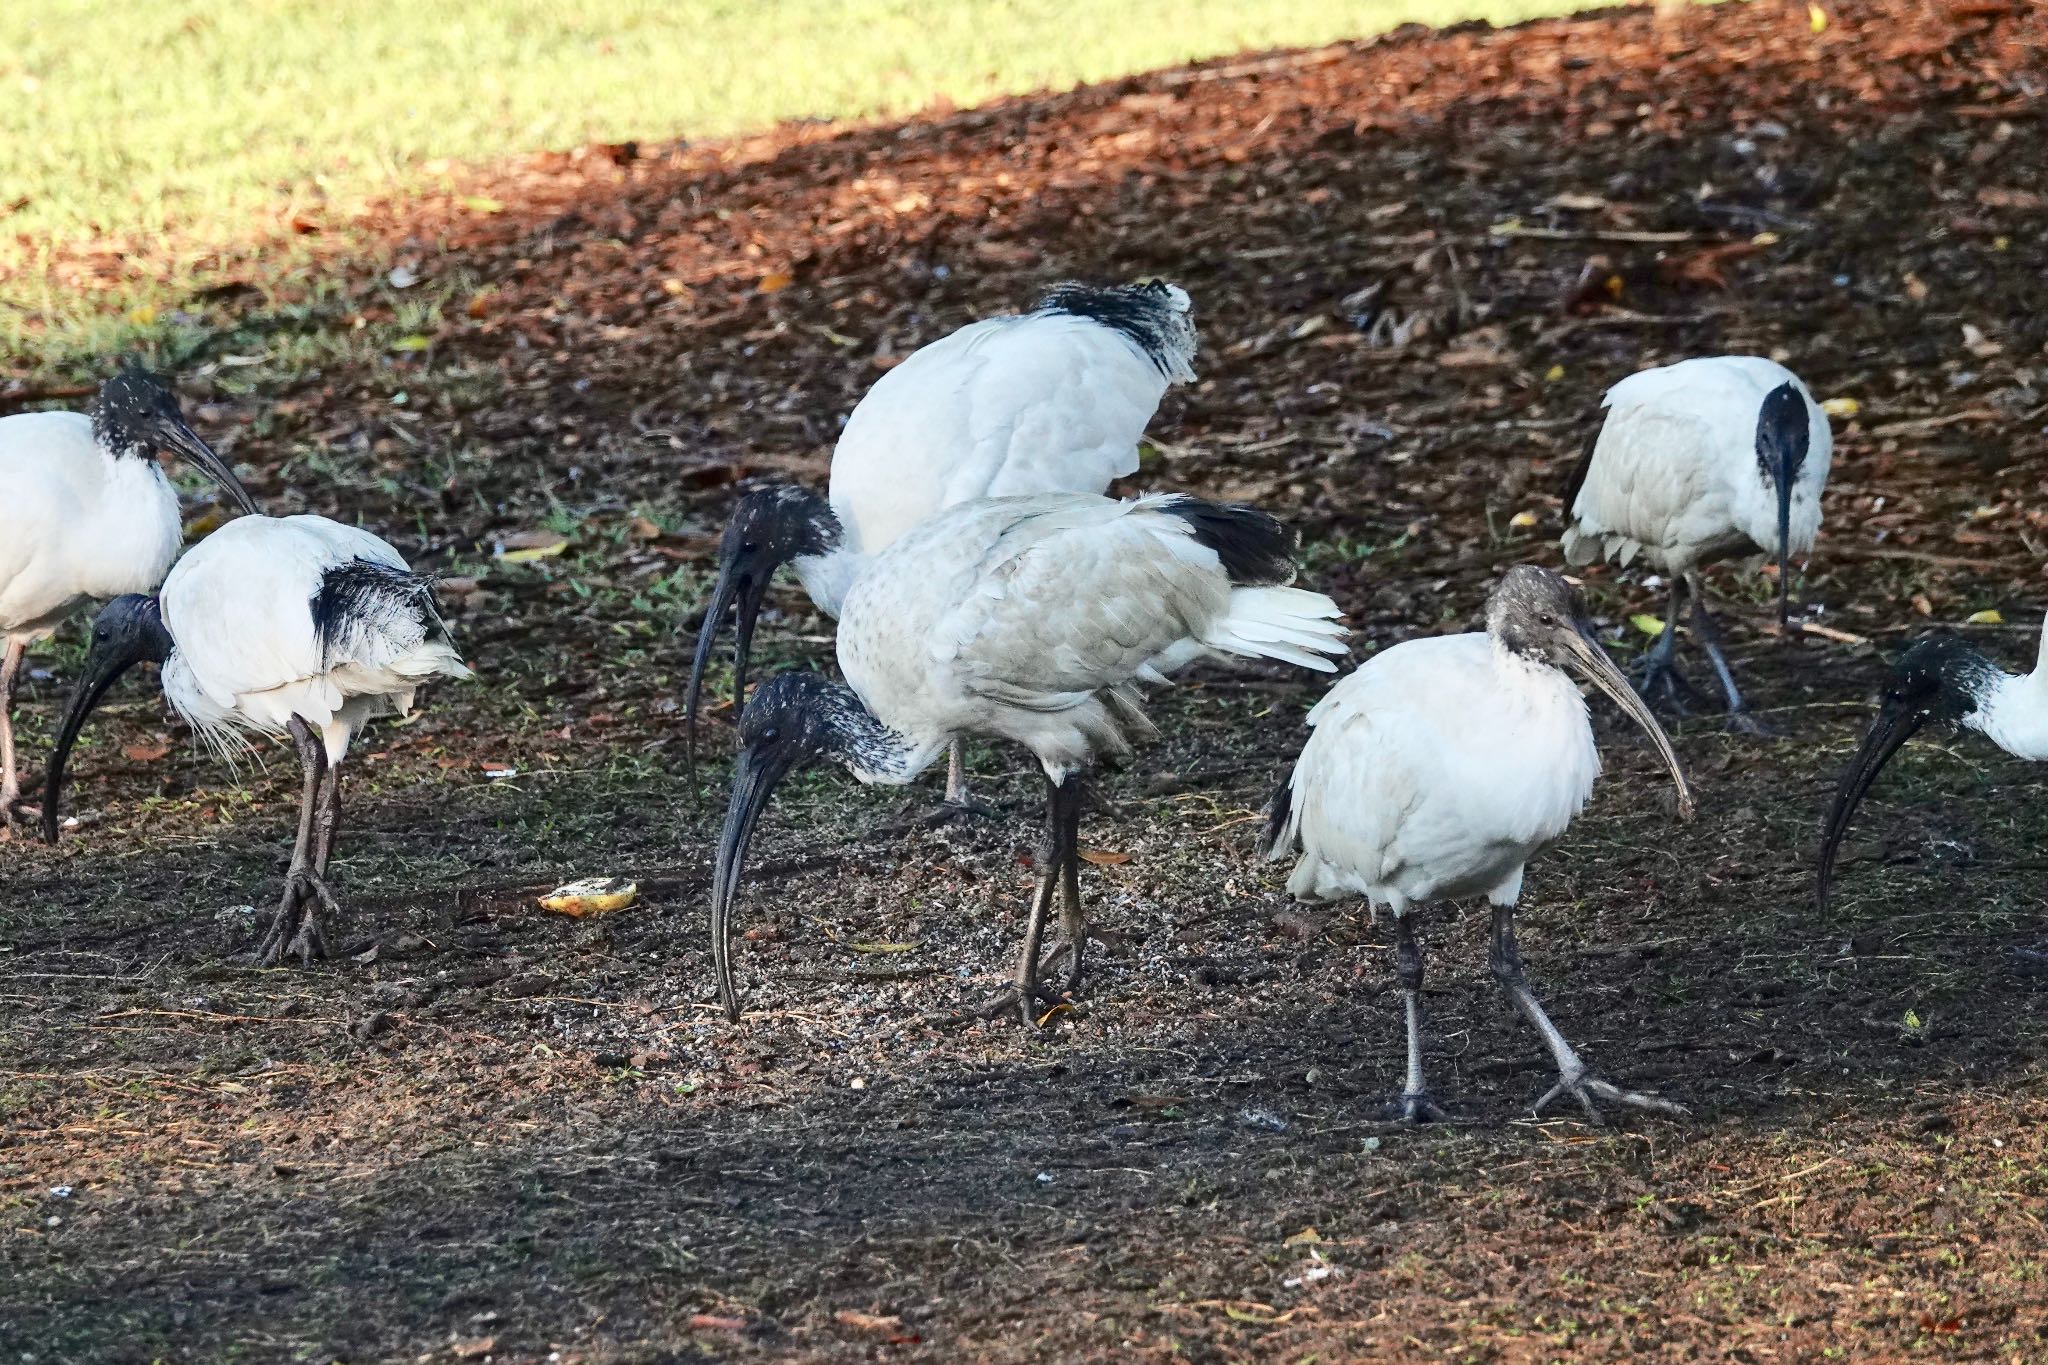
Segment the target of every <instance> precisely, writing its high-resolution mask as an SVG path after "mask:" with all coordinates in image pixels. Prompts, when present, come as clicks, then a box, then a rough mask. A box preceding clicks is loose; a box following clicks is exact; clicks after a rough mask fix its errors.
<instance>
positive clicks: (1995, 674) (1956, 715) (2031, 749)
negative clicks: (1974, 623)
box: [1814, 626, 2048, 909]
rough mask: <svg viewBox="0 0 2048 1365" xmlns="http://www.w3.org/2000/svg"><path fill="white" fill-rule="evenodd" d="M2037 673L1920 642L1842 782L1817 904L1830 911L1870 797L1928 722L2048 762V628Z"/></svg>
mask: <svg viewBox="0 0 2048 1365" xmlns="http://www.w3.org/2000/svg"><path fill="white" fill-rule="evenodd" d="M2041 646H2042V647H2041V649H2040V651H2039V652H2038V653H2037V655H2036V659H2035V663H2034V671H2033V672H2031V673H2021V674H2013V673H2008V672H2006V671H2005V670H2004V669H2002V668H2000V667H1999V666H1998V665H1997V664H1996V663H1994V662H1992V661H1991V660H1990V659H1989V658H1987V657H1985V655H1984V653H1983V652H1982V651H1981V650H1979V649H1978V648H1977V647H1976V646H1975V645H1973V644H1971V643H1970V642H1969V641H1967V640H1963V639H1959V638H1957V637H1956V636H1953V635H1936V636H1932V637H1930V638H1928V639H1925V640H1921V641H1918V642H1917V643H1915V644H1914V645H1913V646H1912V647H1911V648H1909V649H1908V650H1907V651H1906V652H1905V653H1904V654H1903V655H1901V656H1900V657H1899V661H1898V663H1897V665H1896V666H1895V667H1894V668H1893V669H1892V674H1891V677H1890V679H1889V680H1888V681H1887V682H1886V684H1885V689H1884V696H1883V700H1882V703H1881V704H1880V706H1879V708H1878V713H1877V718H1876V720H1875V721H1873V722H1872V723H1871V726H1870V732H1869V733H1868V734H1867V735H1865V736H1864V739H1863V744H1862V746H1861V747H1860V748H1859V749H1857V751H1856V756H1855V758H1854V759H1853V760H1851V762H1850V764H1849V769H1848V771H1847V772H1845V773H1844V774H1843V775H1842V784H1841V787H1840V788H1839V789H1838V790H1837V792H1836V794H1835V803H1834V806H1833V807H1832V808H1831V809H1830V810H1829V812H1828V820H1827V827H1826V829H1825V831H1824V834H1823V838H1822V843H1821V850H1820V871H1819V874H1818V876H1817V878H1816V880H1815V883H1814V900H1815V903H1816V904H1817V905H1818V906H1819V907H1820V908H1822V909H1825V908H1827V899H1828V883H1829V881H1830V880H1831V879H1832V877H1833V876H1834V869H1835V852H1836V849H1837V848H1838V847H1839V845H1840V844H1841V842H1842V835H1843V834H1844V833H1846V832H1847V831H1848V828H1849V818H1850V817H1851V816H1852V815H1854V814H1855V813H1856V807H1857V806H1858V805H1859V804H1861V802H1862V800H1863V797H1864V794H1865V793H1867V792H1868V791H1869V790H1870V788H1871V784H1873V783H1874V782H1876V781H1877V775H1878V773H1880V772H1881V771H1883V769H1884V765H1885V764H1886V763H1887V762H1889V761H1890V760H1891V756H1892V755H1893V754H1895V753H1897V752H1898V751H1899V748H1900V746H1901V745H1903V744H1905V742H1906V741H1907V740H1909V739H1911V738H1912V737H1913V736H1914V734H1916V733H1917V732H1918V731H1919V730H1920V727H1922V726H1923V725H1925V724H1927V722H1928V721H1930V720H1934V721H1941V722H1944V723H1946V724H1948V725H1953V726H1956V727H1958V728H1960V729H1965V730H1975V731H1976V732H1977V733H1978V734H1980V735H1983V736H1984V737H1985V738H1986V739H1988V740H1990V741H1991V742H1992V743H1993V744H1996V745H1997V746H1998V747H1999V748H2001V749H2003V750H2005V751H2006V752H2007V753H2009V754H2011V755H2012V756H2013V757H2014V758H2025V759H2033V760H2037V761H2038V760H2040V759H2044V758H2048V626H2044V628H2043V634H2042V641H2041Z"/></svg>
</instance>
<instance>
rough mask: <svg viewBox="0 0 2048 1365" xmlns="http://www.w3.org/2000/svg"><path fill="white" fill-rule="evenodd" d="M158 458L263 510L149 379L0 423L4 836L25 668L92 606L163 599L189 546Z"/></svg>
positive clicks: (130, 374)
mask: <svg viewBox="0 0 2048 1365" xmlns="http://www.w3.org/2000/svg"><path fill="white" fill-rule="evenodd" d="M159 450H163V451H169V452H171V453H173V454H176V455H181V456H183V457H184V458H185V459H187V460H190V461H191V462H192V463H193V464H194V465H196V466H197V467H198V468H200V469H202V470H204V471H205V472H206V473H207V474H208V475H210V476H212V478H213V479H214V481H215V482H217V483H219V484H220V486H221V488H222V489H224V490H225V491H226V492H227V494H228V496H229V497H231V498H233V499H234V500H235V502H236V504H237V505H238V506H240V507H241V509H242V510H243V511H245V512H254V511H255V510H256V505H255V504H254V503H253V502H251V501H250V500H249V494H248V492H247V491H246V490H245V489H243V487H242V485H241V483H240V482H239V481H237V480H236V478H235V475H234V471H232V470H230V469H229V468H228V467H227V464H226V463H225V462H224V461H222V459H221V458H220V456H218V455H216V454H214V453H213V450H212V449H211V448H210V447H209V446H208V445H207V444H206V442H204V441H202V440H200V439H199V437H198V436H197V435H196V434H195V433H194V432H193V430H192V428H191V427H189V426H187V425H185V418H184V416H183V415H182V414H181V413H180V412H179V411H178V400H177V398H176V397H175V396H174V395H173V394H172V393H171V391H170V389H169V388H168V387H166V386H165V384H164V382H163V381H162V380H161V379H158V378H157V377H156V376H155V375H152V374H150V373H149V372H148V371H146V370H142V369H139V368H136V367H134V366H124V367H123V368H122V369H121V370H119V371H118V372H116V373H115V374H114V376H113V377H112V378H110V379H108V380H107V381H106V383H104V384H102V385H100V390H99V394H98V396H97V397H95V398H94V400H93V404H92V408H91V410H90V411H89V412H26V413H19V414H16V415H15V416H13V417H0V642H4V645H5V656H4V658H0V836H4V834H5V831H6V829H7V827H8V824H9V822H10V821H11V820H12V817H13V813H14V806H15V802H16V800H17V799H18V798H19V797H20V795H21V785H20V783H21V779H20V777H19V775H18V774H17V773H16V771H15V757H14V725H13V720H12V712H13V709H14V688H15V683H16V681H17V680H18V679H19V677H20V673H21V661H22V656H23V655H24V654H25V653H27V651H28V647H29V646H30V645H31V644H33V643H35V642H36V641H37V640H39V639H42V638H43V637H45V636H47V635H49V634H51V633H52V632H53V631H55V630H56V629H57V627H58V626H60V625H62V624H63V622H64V620H65V618H66V617H69V616H70V615H71V614H72V613H74V612H76V611H77V610H78V609H79V608H80V607H82V606H84V605H85V604H86V603H87V602H89V601H93V600H96V599H100V600H103V599H107V598H114V597H120V596H122V595H123V594H125V593H131V592H152V591H154V590H155V588H156V585H157V584H159V583H161V582H163V581H164V574H165V573H166V572H167V571H168V570H169V569H170V567H171V564H172V562H173V561H174V560H176V559H177V557H178V550H179V547H180V546H181V545H182V544H183V543H184V529H183V526H182V525H181V523H180V520H179V517H178V495H177V494H176V493H175V492H174V491H172V489H171V485H170V481H169V480H168V479H166V478H164V473H163V470H162V469H161V468H159V467H158V465H157V462H156V452H157V451H159Z"/></svg>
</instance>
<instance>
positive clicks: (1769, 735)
mask: <svg viewBox="0 0 2048 1365" xmlns="http://www.w3.org/2000/svg"><path fill="white" fill-rule="evenodd" d="M1728 731H1729V733H1730V734H1736V735H1747V736H1749V737H1750V738H1752V739H1776V738H1778V732H1777V731H1776V730H1773V729H1772V728H1771V727H1770V726H1768V725H1766V724H1764V723H1763V722H1762V721H1760V720H1758V719H1757V718H1756V717H1755V716H1752V715H1751V714H1750V713H1749V712H1747V711H1730V712H1729V713H1728Z"/></svg>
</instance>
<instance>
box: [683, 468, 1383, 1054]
mask: <svg viewBox="0 0 2048 1365" xmlns="http://www.w3.org/2000/svg"><path fill="white" fill-rule="evenodd" d="M1294 572H1295V570H1294V562H1293V558H1292V554H1291V546H1290V542H1289V538H1288V536H1287V534H1286V532H1284V531H1283V530H1282V529H1281V527H1280V525H1279V524H1278V523H1277V522H1275V521H1274V520H1273V519H1272V518H1271V517H1269V516H1267V515H1266V514H1264V513H1263V512H1259V511H1256V510H1254V509H1252V508H1248V507H1240V506H1234V505H1229V504H1221V503H1212V502H1205V501H1202V500H1200V499H1197V498H1192V497H1185V496H1178V495H1166V496H1147V497H1141V498H1138V499H1135V500H1133V501H1128V502H1117V501H1112V500H1111V499H1108V498H1101V497H1090V496H1085V495H1078V494H1046V495H1039V496H1035V497H1015V498H993V499H987V500H982V501H976V502H971V503H964V504H961V505H959V506H956V507H953V508H951V509H949V510H947V511H945V512H942V513H940V514H939V515H937V516H935V517H933V518H931V519H930V520H928V521H926V522H925V523H924V524H922V525H921V526H919V527H918V528H917V529H916V530H914V531H912V532H910V533H909V534H908V535H905V536H904V537H902V538H901V539H900V540H897V541H896V542H895V543H894V544H892V545H891V546H890V547H889V548H888V549H887V550H885V551H883V552H882V553H881V554H880V555H878V556H876V557H875V559H874V560H873V562H872V563H870V564H869V565H868V566H867V567H866V568H865V570H864V571H863V572H862V573H861V575H860V576H859V578H858V579H857V580H856V581H855V582H854V583H853V585H852V587H851V589H850V590H849V592H848V593H847V597H846V601H845V604H844V605H845V610H844V611H843V613H842V614H841V616H840V618H839V644H838V651H839V665H840V668H841V670H842V671H843V672H844V673H845V675H846V682H844V683H838V682H831V681H827V680H826V679H824V678H822V677H820V676H818V675H817V674H814V673H804V672H799V673H785V674H782V675H780V676H778V677H775V678H773V679H770V680H769V681H768V682H767V683H765V684H763V685H762V686H761V687H760V688H759V689H757V690H756V692H755V694H754V696H753V698H752V699H751V700H750V701H748V703H747V705H746V708H745V710H744V711H743V712H742V713H741V717H740V739H741V744H742V748H741V751H740V755H739V760H738V763H737V765H736V767H735V768H734V771H733V783H732V805H731V807H730V809H729V810H728V811H727V813H726V821H725V829H724V832H723V834H722V835H721V837H720V841H719V847H718V866H717V871H716V873H715V875H714V876H713V879H712V890H711V946H712V954H713V957H714V959H715V961H716V963H717V969H718V989H719V996H720V999H721V1000H722V1001H723V1002H724V1004H725V1007H726V1010H727V1012H728V1013H729V1014H732V1015H733V1016H734V1017H735V1018H736V1017H737V1016H738V1010H739V1001H738V996H737V994H736V993H735V991H734V987H733V978H732V959H731V944H730V942H729V936H730V926H731V922H732V910H733V902H734V900H735V898H736V897H737V895H738V889H739V880H740V872H741V868H742V864H743V862H744V860H745V857H746V852H747V845H748V842H749V840H750V838H751V837H752V834H753V830H754V825H755V822H756V820H757V819H758V818H759V816H760V814H761V811H762V809H763V808H764V807H765V806H766V805H767V802H768V797H769V795H770V793H771V792H772V791H773V790H774V788H775V785H776V784H777V783H778V782H780V781H781V780H782V779H783V777H784V776H785V775H787V774H788V773H789V772H790V770H791V769H792V768H794V767H796V766H797V765H798V764H800V763H804V762H807V761H809V760H812V759H815V758H820V757H823V758H831V759H835V760H837V761H838V762H840V763H842V764H844V765H845V766H846V767H847V768H848V769H850V770H851V771H852V772H853V774H854V776H855V777H857V778H859V779H860V780H861V781H863V782H878V783H886V784H892V785H895V784H901V783H905V782H908V781H910V780H911V779H912V778H914V777H915V776H916V775H917V774H918V773H919V772H921V771H923V770H924V769H925V768H926V767H928V766H930V765H931V764H932V763H933V762H934V761H935V760H936V759H937V757H938V756H939V755H940V754H942V753H944V752H945V751H946V749H947V747H948V746H949V745H951V744H952V743H954V742H955V741H956V740H958V739H960V738H961V737H963V736H967V735H979V736H985V737H991V738H1002V739H1009V740H1012V741H1014V742H1016V743H1018V744H1020V745H1022V746H1023V747H1024V748H1026V749H1028V750H1029V751H1030V752H1031V754H1032V756H1033V757H1034V758H1036V759H1037V760H1038V764H1039V766H1040V767H1041V768H1042V769H1043V770H1044V772H1045V785H1046V809H1045V830H1044V835H1043V838H1042V840H1041V842H1040V845H1039V853H1038V887H1037V891H1036V894H1035V895H1034V896H1033V898H1032V902H1031V912H1030V918H1029V921H1028V923H1027V926H1026V929H1025V934H1024V946H1023V950H1022V952H1021V954H1020V956H1019V958H1018V962H1017V973H1016V988H1015V991H1014V993H1013V994H1011V995H1007V996H1005V997H1003V998H1002V999H1001V1001H1000V1002H999V1003H998V1004H997V1005H995V1006H993V1007H992V1010H994V1009H1003V1008H1009V1007H1014V1008H1015V1009H1017V1010H1018V1011H1019V1012H1020V1013H1021V1015H1022V1017H1023V1018H1024V1020H1025V1021H1026V1023H1027V1024H1028V1023H1029V1022H1030V1021H1031V1020H1032V1019H1033V1018H1034V1017H1035V1016H1036V1014H1037V1012H1038V1009H1037V1007H1038V1004H1039V1002H1040V1000H1041V998H1042V995H1041V986H1040V982H1039V978H1040V972H1041V965H1042V964H1041V960H1040V956H1039V949H1040V944H1041V941H1042V939H1043V937H1044V933H1045V925H1046V917H1047V915H1048V914H1049V913H1050V911H1051V908H1052V903H1053V899H1054V897H1055V896H1057V897H1058V898H1059V900H1060V921H1061V927H1062V929H1063V931H1064V933H1065V935H1066V943H1065V944H1064V945H1063V946H1062V948H1061V949H1060V951H1061V952H1064V953H1066V954H1069V955H1070V956H1071V964H1070V967H1069V970H1068V975H1067V979H1066V986H1065V992H1066V993H1068V994H1071V993H1072V992H1074V991H1076V990H1078V989H1079V987H1080V984H1081V980H1082V955H1083V953H1082V950H1083V941H1084V939H1085V938H1086V935H1087V920H1086V916H1085V914H1084V912H1083V910H1082V907H1081V895H1080V882H1079V875H1080V846H1079V842H1078V832H1079V822H1080V812H1081V774H1082V773H1083V772H1085V771H1086V770H1087V769H1089V768H1090V767H1092V766H1093V765H1094V764H1096V763H1097V762H1099V761H1101V760H1105V759H1115V758H1119V757H1122V756H1123V755H1125V754H1127V753H1128V752H1129V741H1128V739H1127V735H1129V734H1131V733H1145V732H1149V730H1150V726H1149V725H1148V724H1147V722H1146V721H1145V718H1144V715H1143V713H1142V711H1141V710H1140V709H1139V706H1138V698H1137V695H1136V692H1135V690H1134V685H1135V684H1137V683H1140V682H1157V681H1163V680H1164V677H1165V675H1166V674H1167V673H1169V672H1171V671H1172V670H1173V669H1175V668H1178V667H1180V666H1182V665H1184V664H1187V663H1189V662H1191V661H1193V660H1194V659H1196V658H1200V657H1203V656H1236V657H1240V658H1266V659H1277V660H1282V661H1284V662H1287V663H1292V664H1298V665H1300V666H1302V667H1304V668H1312V669H1318V670H1321V671H1324V672H1329V671H1332V670H1333V668H1334V666H1333V665H1332V664H1331V663H1330V662H1329V659H1330V658H1331V657H1333V656H1335V655H1337V654H1340V653H1341V652H1342V650H1343V639H1344V636H1345V634H1346V631H1345V629H1344V627H1343V626H1342V625H1341V624H1340V623H1339V621H1338V611H1337V607H1336V604H1335V603H1333V602H1331V601H1330V599H1329V598H1327V597H1325V596H1323V595H1322V594H1321V593H1314V592H1308V591H1305V590H1303V589H1299V588H1293V587H1289V586H1287V584H1289V583H1291V582H1292V581H1293V578H1294Z"/></svg>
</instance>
